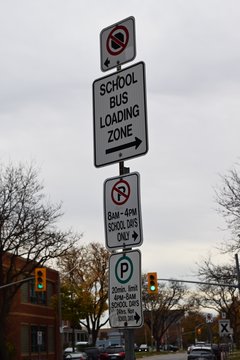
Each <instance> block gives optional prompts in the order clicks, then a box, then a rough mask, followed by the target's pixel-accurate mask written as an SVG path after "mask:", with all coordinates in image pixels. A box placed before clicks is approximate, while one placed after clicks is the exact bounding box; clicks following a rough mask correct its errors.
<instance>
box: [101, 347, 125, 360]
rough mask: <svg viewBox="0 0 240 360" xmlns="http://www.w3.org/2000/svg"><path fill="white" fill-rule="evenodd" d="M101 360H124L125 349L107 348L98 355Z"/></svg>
mask: <svg viewBox="0 0 240 360" xmlns="http://www.w3.org/2000/svg"><path fill="white" fill-rule="evenodd" d="M100 359H101V360H113V359H114V360H124V359H125V349H124V347H123V346H108V347H106V348H105V349H103V350H102V352H101V354H100Z"/></svg>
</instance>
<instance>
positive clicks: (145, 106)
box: [92, 61, 149, 168]
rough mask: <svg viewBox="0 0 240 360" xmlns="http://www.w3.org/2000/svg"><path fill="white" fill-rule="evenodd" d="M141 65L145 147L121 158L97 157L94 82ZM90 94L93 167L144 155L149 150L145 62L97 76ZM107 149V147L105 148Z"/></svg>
mask: <svg viewBox="0 0 240 360" xmlns="http://www.w3.org/2000/svg"><path fill="white" fill-rule="evenodd" d="M139 65H141V66H142V71H143V74H142V75H143V78H142V80H143V89H142V91H143V102H144V104H143V108H144V133H145V138H144V141H145V142H144V145H145V146H144V147H145V149H143V151H141V152H138V151H136V153H134V154H131V155H129V154H127V152H126V155H123V156H122V157H121V158H118V159H117V158H115V159H112V158H111V159H109V160H107V156H105V158H104V159H98V156H97V139H98V142H99V141H100V140H99V138H100V134H99V135H98V131H99V130H97V129H96V123H97V120H96V119H97V116H98V114H97V111H96V108H95V98H96V97H95V84H97V83H98V82H101V81H103V80H106V79H108V78H111V77H117V76H121V74H122V73H123V72H128V71H130V70H131V69H132V68H134V67H137V66H139ZM92 96H93V139H94V165H95V167H97V168H98V167H103V166H106V165H111V164H115V163H119V162H120V161H123V160H129V159H132V158H136V157H139V156H143V155H145V154H146V153H147V152H148V150H149V145H148V119H147V95H146V70H145V63H144V62H143V61H140V62H138V63H136V64H133V65H131V66H128V67H126V68H125V69H122V70H120V71H118V72H115V73H113V74H109V75H106V76H103V77H101V78H98V79H96V80H94V82H93V84H92ZM134 136H136V134H134ZM106 150H107V149H106Z"/></svg>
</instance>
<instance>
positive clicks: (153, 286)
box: [147, 272, 158, 294]
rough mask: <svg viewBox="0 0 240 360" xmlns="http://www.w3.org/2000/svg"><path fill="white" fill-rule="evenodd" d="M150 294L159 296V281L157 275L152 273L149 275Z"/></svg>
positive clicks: (148, 288) (148, 289)
mask: <svg viewBox="0 0 240 360" xmlns="http://www.w3.org/2000/svg"><path fill="white" fill-rule="evenodd" d="M147 280H148V287H147V291H148V294H158V281H157V273H156V272H151V273H148V274H147Z"/></svg>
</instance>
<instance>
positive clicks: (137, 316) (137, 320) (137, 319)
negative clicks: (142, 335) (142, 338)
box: [134, 313, 140, 323]
mask: <svg viewBox="0 0 240 360" xmlns="http://www.w3.org/2000/svg"><path fill="white" fill-rule="evenodd" d="M134 319H135V320H136V323H138V322H139V320H140V316H139V315H138V313H135V316H134Z"/></svg>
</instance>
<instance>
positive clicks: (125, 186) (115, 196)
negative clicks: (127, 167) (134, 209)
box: [111, 179, 130, 205]
mask: <svg viewBox="0 0 240 360" xmlns="http://www.w3.org/2000/svg"><path fill="white" fill-rule="evenodd" d="M129 196H130V185H129V183H128V182H127V181H126V180H123V179H121V180H119V181H118V182H116V184H115V185H114V186H113V188H112V192H111V198H112V201H113V202H114V204H116V205H123V204H125V202H127V201H128V199H129Z"/></svg>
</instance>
